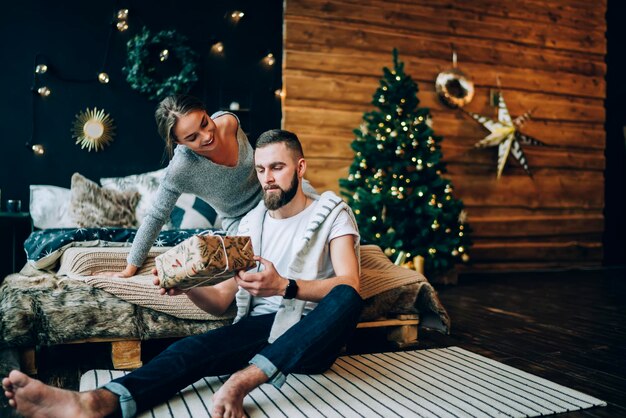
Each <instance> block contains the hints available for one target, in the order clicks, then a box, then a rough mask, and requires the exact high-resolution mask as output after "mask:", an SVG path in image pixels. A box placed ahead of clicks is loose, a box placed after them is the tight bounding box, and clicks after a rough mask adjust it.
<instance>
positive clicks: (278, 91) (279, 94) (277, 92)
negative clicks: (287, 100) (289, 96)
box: [274, 89, 285, 98]
mask: <svg viewBox="0 0 626 418" xmlns="http://www.w3.org/2000/svg"><path fill="white" fill-rule="evenodd" d="M274 95H275V96H276V97H280V98H283V97H285V92H284V91H283V90H282V89H276V90H274Z"/></svg>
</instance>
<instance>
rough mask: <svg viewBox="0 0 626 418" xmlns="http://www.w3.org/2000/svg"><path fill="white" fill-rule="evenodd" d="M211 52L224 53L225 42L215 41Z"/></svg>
mask: <svg viewBox="0 0 626 418" xmlns="http://www.w3.org/2000/svg"><path fill="white" fill-rule="evenodd" d="M211 53H212V54H216V55H221V54H222V53H224V44H223V43H222V42H221V41H217V42H215V43H214V44H213V45H212V46H211Z"/></svg>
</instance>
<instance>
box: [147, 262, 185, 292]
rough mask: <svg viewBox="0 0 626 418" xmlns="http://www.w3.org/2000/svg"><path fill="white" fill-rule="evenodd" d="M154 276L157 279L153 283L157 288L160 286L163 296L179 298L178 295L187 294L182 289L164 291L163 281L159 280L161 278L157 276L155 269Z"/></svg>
mask: <svg viewBox="0 0 626 418" xmlns="http://www.w3.org/2000/svg"><path fill="white" fill-rule="evenodd" d="M152 274H154V276H155V278H154V279H153V280H152V283H154V285H155V286H159V293H160V294H162V295H170V296H178V295H182V294H185V292H183V291H182V290H180V289H164V288H162V287H160V286H161V280H159V276H157V269H156V268H153V269H152Z"/></svg>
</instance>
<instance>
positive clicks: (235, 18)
mask: <svg viewBox="0 0 626 418" xmlns="http://www.w3.org/2000/svg"><path fill="white" fill-rule="evenodd" d="M244 16H245V13H244V12H242V11H241V10H233V12H232V13H231V14H230V20H231V21H232V22H233V23H239V21H240V20H241V19H243V17H244Z"/></svg>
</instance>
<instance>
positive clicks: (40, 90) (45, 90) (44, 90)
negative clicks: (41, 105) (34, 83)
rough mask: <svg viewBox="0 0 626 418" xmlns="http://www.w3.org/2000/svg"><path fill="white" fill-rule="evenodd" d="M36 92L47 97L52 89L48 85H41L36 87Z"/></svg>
mask: <svg viewBox="0 0 626 418" xmlns="http://www.w3.org/2000/svg"><path fill="white" fill-rule="evenodd" d="M37 93H39V95H40V96H41V97H48V96H50V95H51V94H52V91H51V90H50V89H49V88H48V87H46V86H43V87H39V88H38V89H37Z"/></svg>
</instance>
